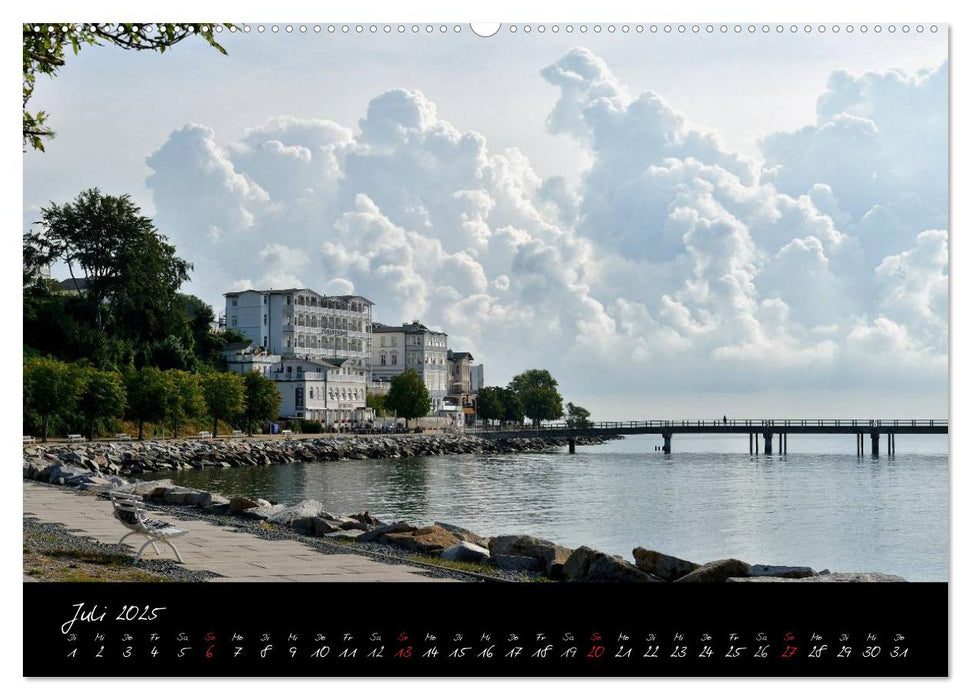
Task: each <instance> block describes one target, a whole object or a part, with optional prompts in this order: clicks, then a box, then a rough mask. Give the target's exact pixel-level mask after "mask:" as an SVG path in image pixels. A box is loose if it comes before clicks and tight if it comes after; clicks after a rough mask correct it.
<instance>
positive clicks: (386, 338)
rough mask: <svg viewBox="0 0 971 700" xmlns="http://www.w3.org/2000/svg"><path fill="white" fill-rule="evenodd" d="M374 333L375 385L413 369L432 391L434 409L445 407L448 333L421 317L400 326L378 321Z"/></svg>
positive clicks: (372, 359)
mask: <svg viewBox="0 0 971 700" xmlns="http://www.w3.org/2000/svg"><path fill="white" fill-rule="evenodd" d="M373 333H374V349H373V351H372V354H371V376H372V379H373V383H374V385H376V386H380V385H381V384H382V383H387V382H390V381H391V380H392V379H394V378H395V377H397V376H398V375H399V374H402V373H403V372H405V371H406V370H409V369H413V370H415V372H416V373H417V374H418V376H419V377H421V379H422V381H423V382H424V383H425V387H426V388H427V389H428V393H429V394H431V398H432V409H431V412H432V413H437V412H438V411H441V410H443V408H444V404H445V402H444V398H445V396H446V395H447V394H448V335H447V334H445V333H442V332H439V331H433V330H431V329H430V328H428V327H427V326H425V325H424V324H423V323H421V322H420V321H412V322H411V323H403V324H401V325H400V326H386V325H384V324H383V323H375V324H374V326H373ZM385 386H387V384H385ZM378 390H379V391H381V389H378Z"/></svg>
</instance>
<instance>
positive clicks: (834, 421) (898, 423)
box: [478, 418, 948, 432]
mask: <svg viewBox="0 0 971 700" xmlns="http://www.w3.org/2000/svg"><path fill="white" fill-rule="evenodd" d="M720 426H724V427H739V428H789V427H792V428H827V427H837V428H840V427H843V428H863V429H866V428H884V429H886V428H922V427H928V428H935V427H936V428H946V427H948V421H947V420H946V419H944V420H940V419H910V418H904V419H900V418H882V419H880V418H878V419H873V418H784V419H776V418H744V419H739V418H728V419H725V418H721V419H716V420H646V421H600V422H590V423H587V424H585V425H582V426H577V425H569V424H568V423H565V422H557V423H542V424H541V425H539V426H534V425H529V424H524V425H506V426H485V425H479V426H478V430H480V431H494V432H509V431H513V430H514V431H517V432H519V431H526V430H536V431H562V430H571V429H576V430H614V431H616V430H638V429H650V428H715V427H720Z"/></svg>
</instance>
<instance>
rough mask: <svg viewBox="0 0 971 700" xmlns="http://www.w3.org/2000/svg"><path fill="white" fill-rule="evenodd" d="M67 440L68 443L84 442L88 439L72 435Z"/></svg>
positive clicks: (76, 434) (75, 434)
mask: <svg viewBox="0 0 971 700" xmlns="http://www.w3.org/2000/svg"><path fill="white" fill-rule="evenodd" d="M67 439H68V442H84V441H85V440H87V438H86V437H84V436H83V435H80V434H78V433H72V434H71V435H68V436H67Z"/></svg>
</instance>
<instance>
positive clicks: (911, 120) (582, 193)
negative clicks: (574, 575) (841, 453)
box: [148, 48, 948, 393]
mask: <svg viewBox="0 0 971 700" xmlns="http://www.w3.org/2000/svg"><path fill="white" fill-rule="evenodd" d="M615 69H616V70H622V69H623V67H622V66H619V67H616V66H615V67H611V66H608V65H607V63H606V62H605V61H604V60H603V59H602V58H600V57H599V56H597V55H595V54H593V53H592V52H590V51H589V50H587V49H584V48H577V49H574V50H571V51H569V52H568V53H566V54H565V55H564V56H562V57H561V58H560V59H559V60H557V61H555V62H554V63H552V64H550V65H547V66H545V67H542V66H537V71H538V75H537V80H545V81H546V82H547V83H548V84H549V85H552V86H553V87H555V88H556V89H557V91H558V98H557V101H556V103H555V105H554V106H553V108H552V110H551V112H550V114H549V115H548V118H547V122H546V125H547V128H548V129H549V131H550V132H551V133H553V134H556V135H559V136H561V137H563V139H564V141H563V143H564V144H572V147H573V148H575V149H576V153H577V158H579V159H581V161H582V162H589V163H591V165H590V168H589V170H588V171H587V172H586V173H585V174H584V175H583V177H582V179H581V181H580V182H579V183H578V184H577V185H576V186H569V185H568V184H567V182H566V180H564V179H563V178H560V177H557V176H552V177H547V178H545V179H544V178H541V177H540V176H539V175H538V174H537V173H536V171H535V170H534V168H533V165H532V163H531V162H530V160H529V158H528V156H527V155H526V154H527V153H528V150H529V143H528V142H524V143H522V144H521V147H520V148H509V149H504V150H501V151H497V150H495V149H492V148H490V147H489V144H488V141H487V139H486V137H485V136H483V135H482V134H479V133H477V132H475V131H461V130H459V129H457V128H456V127H455V126H454V125H453V124H452V123H450V122H449V121H448V116H447V115H444V114H442V113H441V112H440V111H439V109H438V107H437V106H436V104H435V103H434V100H433V99H432V97H431V96H430V95H426V94H424V93H423V92H421V91H420V90H418V89H393V90H389V91H387V92H384V93H382V94H379V95H376V96H374V97H373V99H371V101H370V103H369V105H368V107H367V111H366V113H365V114H364V115H363V116H362V118H361V119H360V120H359V122H358V124H357V125H356V126H357V128H356V129H351V128H347V127H345V126H342V125H340V124H337V123H334V122H333V121H330V120H328V119H327V116H328V115H327V114H321V115H319V118H317V119H296V118H293V117H277V118H274V119H271V120H269V121H267V122H266V123H265V124H261V125H255V126H254V127H252V128H251V129H248V130H246V131H245V132H244V133H243V135H242V136H241V137H240V138H239V139H238V140H236V141H234V142H231V143H228V144H225V145H219V144H218V143H217V139H216V135H215V134H213V132H212V131H211V130H210V129H208V128H207V127H203V126H197V125H188V126H186V127H183V128H181V129H178V130H176V131H175V132H173V133H172V134H171V135H170V137H169V138H168V140H167V141H166V142H165V143H164V144H162V145H161V146H160V147H159V149H158V150H157V151H156V152H155V153H154V154H152V156H151V157H150V158H149V160H148V164H149V166H150V167H151V168H152V170H153V174H152V175H151V176H150V178H149V182H148V184H149V187H150V188H151V189H152V191H153V194H154V197H155V203H156V208H157V210H158V221H159V223H160V225H161V226H162V227H163V228H164V229H165V230H166V232H167V233H169V234H170V235H171V236H172V237H173V239H174V240H175V241H176V243H177V244H178V246H179V249H180V251H182V252H183V253H184V254H186V255H187V257H189V258H190V259H193V260H194V261H195V262H197V272H198V271H199V270H200V265H199V261H200V260H201V261H202V269H203V270H204V271H205V275H204V276H203V275H197V282H196V284H198V285H201V286H202V291H203V292H205V293H206V295H207V298H211V299H217V298H218V295H219V294H221V293H222V292H223V291H226V290H227V289H229V288H230V287H231V286H233V285H236V286H238V285H241V284H246V285H252V284H255V285H256V286H277V287H283V286H296V285H307V286H311V287H314V288H316V289H318V291H321V292H324V293H334V294H342V293H349V292H351V291H353V292H355V293H359V294H363V295H365V296H367V297H369V298H371V299H372V300H374V301H375V302H376V303H377V307H376V308H375V317H376V318H377V319H378V320H381V321H384V322H387V323H398V322H401V321H406V320H411V319H415V318H420V319H422V320H423V321H424V322H426V323H428V324H430V325H433V326H438V327H440V328H443V329H445V330H446V331H447V332H448V333H449V335H450V338H451V342H450V344H451V345H452V347H453V348H455V349H457V350H468V351H471V352H472V353H473V354H474V355H475V356H476V358H477V359H478V360H481V361H484V362H485V363H486V364H487V381H488V382H489V383H492V382H494V381H497V382H503V381H506V380H507V379H508V378H509V377H510V376H511V375H512V374H513V373H515V372H517V371H520V370H522V369H524V368H527V367H532V366H545V367H549V368H550V369H551V371H553V372H554V374H556V375H557V376H560V377H561V378H562V380H563V383H564V388H565V389H566V390H567V391H568V392H569V391H574V392H580V393H582V392H591V391H609V392H614V393H623V392H625V391H637V390H638V388H639V387H650V388H651V390H655V391H668V390H695V391H697V390H707V391H721V390H732V391H758V390H760V389H762V388H765V386H766V385H771V386H772V387H773V388H776V389H784V388H789V389H807V388H812V387H818V386H821V385H826V384H834V385H844V384H845V383H847V382H849V383H850V384H852V383H853V382H854V381H857V380H859V381H861V382H862V381H864V379H865V380H866V381H873V382H879V381H881V380H882V379H885V378H886V377H899V376H904V377H905V379H904V380H903V381H907V379H906V377H908V376H913V377H914V381H915V382H917V381H929V380H930V381H936V382H938V383H937V384H936V385H935V386H941V387H943V386H945V382H946V357H947V274H948V273H947V235H946V233H945V231H944V229H945V228H946V212H947V208H946V204H947V188H946V172H947V167H946V71H947V67H946V65H945V66H942V67H939V68H937V69H934V70H928V71H924V72H922V73H920V74H918V75H916V76H903V75H900V74H898V73H888V74H866V75H864V76H858V77H854V76H850V75H847V74H845V73H836V74H834V76H833V78H832V79H831V81H830V83H829V86H828V88H827V91H826V93H825V94H824V95H822V96H821V97H820V99H819V101H818V109H817V121H816V123H814V124H810V125H806V126H805V127H803V128H802V129H799V130H796V131H794V132H786V133H779V134H772V135H769V136H767V137H766V138H765V139H764V140H763V143H762V146H763V152H764V163H755V162H752V161H751V160H749V159H748V158H746V157H743V156H741V155H740V154H737V153H733V152H731V151H729V150H728V149H726V148H725V147H724V146H723V145H722V144H721V143H720V142H719V140H718V139H717V138H716V137H715V136H714V135H713V134H712V133H709V132H705V131H703V130H700V129H698V128H694V127H691V126H689V125H688V120H687V119H686V117H685V116H684V115H682V114H679V113H678V112H677V111H676V110H675V109H674V108H672V107H671V106H670V105H669V104H668V103H667V102H666V101H665V100H664V98H663V97H662V96H661V95H658V94H656V93H653V92H650V91H648V92H644V93H642V94H640V95H635V94H632V93H631V91H630V90H629V89H628V88H627V87H626V86H625V85H624V84H623V81H622V80H621V79H620V78H619V77H618V74H617V73H616V72H615ZM942 94H943V95H944V100H943V101H942V100H941V95H942ZM918 132H920V133H919V135H918ZM910 137H914V138H915V139H917V140H916V141H908V139H909V138H910ZM942 144H943V146H942ZM918 150H921V152H920V153H918V152H917V151H918ZM909 163H913V166H914V167H913V169H912V170H911V169H909V167H908V164H909ZM200 277H201V278H202V279H201V281H200V280H199V278H200ZM914 367H919V368H920V371H919V372H916V373H914V372H909V373H907V374H904V375H902V374H901V370H902V369H904V368H907V369H912V368H914ZM942 368H944V369H942ZM861 378H862V379H861Z"/></svg>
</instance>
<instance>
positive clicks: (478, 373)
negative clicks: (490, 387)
mask: <svg viewBox="0 0 971 700" xmlns="http://www.w3.org/2000/svg"><path fill="white" fill-rule="evenodd" d="M484 386H485V369H484V368H483V365H481V364H478V365H472V366H471V367H470V368H469V391H470V392H471V393H473V394H478V393H479V392H480V391H481V390H482V387H484Z"/></svg>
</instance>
